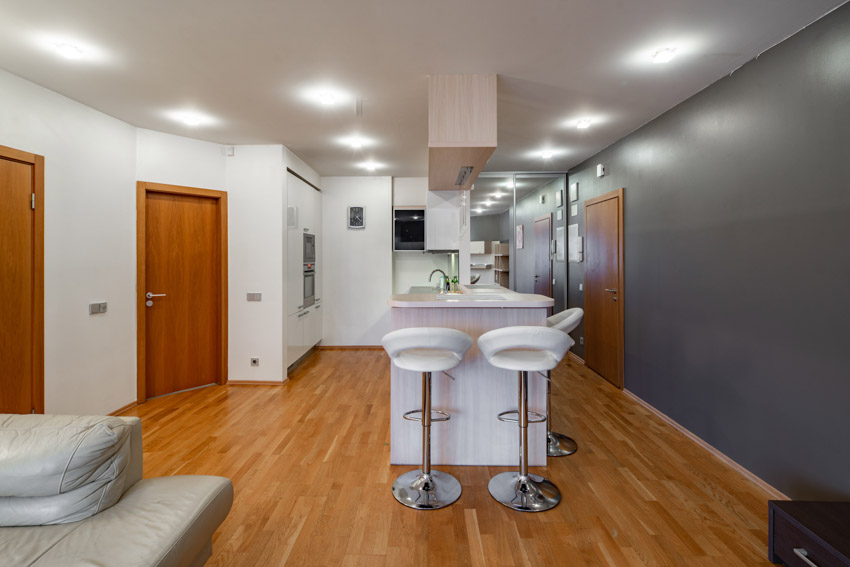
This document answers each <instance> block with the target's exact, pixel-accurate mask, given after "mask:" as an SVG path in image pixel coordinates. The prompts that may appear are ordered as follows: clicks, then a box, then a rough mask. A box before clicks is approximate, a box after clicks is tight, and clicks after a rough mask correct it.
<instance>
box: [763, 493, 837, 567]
mask: <svg viewBox="0 0 850 567" xmlns="http://www.w3.org/2000/svg"><path fill="white" fill-rule="evenodd" d="M768 521H769V525H770V533H769V541H768V559H770V561H772V562H773V563H779V564H783V565H787V566H788V567H812V566H813V565H814V566H816V567H850V502H805V501H798V500H771V501H770V502H768Z"/></svg>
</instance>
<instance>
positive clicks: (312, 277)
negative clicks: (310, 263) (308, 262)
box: [301, 270, 316, 307]
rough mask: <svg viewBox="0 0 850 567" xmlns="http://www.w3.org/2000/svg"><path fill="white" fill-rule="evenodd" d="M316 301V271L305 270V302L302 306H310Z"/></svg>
mask: <svg viewBox="0 0 850 567" xmlns="http://www.w3.org/2000/svg"><path fill="white" fill-rule="evenodd" d="M315 302H316V272H315V271H313V270H305V271H304V302H303V303H302V304H301V306H302V307H310V306H311V305H313V303H315Z"/></svg>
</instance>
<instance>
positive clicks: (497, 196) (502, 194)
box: [490, 191, 505, 199]
mask: <svg viewBox="0 0 850 567" xmlns="http://www.w3.org/2000/svg"><path fill="white" fill-rule="evenodd" d="M490 196H491V197H492V198H494V199H501V198H502V197H504V196H505V194H504V193H502V192H501V191H496V192H495V193H493V194H491V195H490Z"/></svg>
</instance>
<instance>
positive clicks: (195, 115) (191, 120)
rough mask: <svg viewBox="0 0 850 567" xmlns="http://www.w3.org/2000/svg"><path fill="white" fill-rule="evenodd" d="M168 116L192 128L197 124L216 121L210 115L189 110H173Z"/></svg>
mask: <svg viewBox="0 0 850 567" xmlns="http://www.w3.org/2000/svg"><path fill="white" fill-rule="evenodd" d="M168 117H169V118H171V119H172V120H176V121H177V122H181V123H183V124H185V125H186V126H190V127H192V128H194V127H195V126H206V125H208V124H212V123H213V122H215V119H213V118H212V117H210V116H207V115H205V114H201V113H200V112H194V111H189V110H180V111H176V112H171V113H169V114H168Z"/></svg>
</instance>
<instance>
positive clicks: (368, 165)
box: [360, 161, 382, 171]
mask: <svg viewBox="0 0 850 567" xmlns="http://www.w3.org/2000/svg"><path fill="white" fill-rule="evenodd" d="M360 167H362V168H363V169H365V170H366V171H375V170H376V169H378V168H379V167H382V166H381V164H380V163H377V162H374V161H364V162H363V163H361V164H360Z"/></svg>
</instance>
